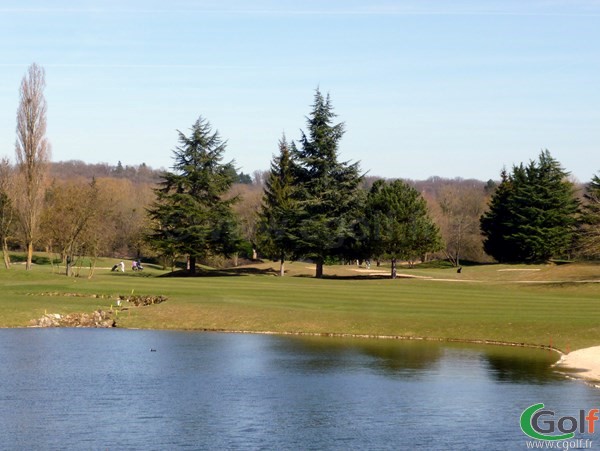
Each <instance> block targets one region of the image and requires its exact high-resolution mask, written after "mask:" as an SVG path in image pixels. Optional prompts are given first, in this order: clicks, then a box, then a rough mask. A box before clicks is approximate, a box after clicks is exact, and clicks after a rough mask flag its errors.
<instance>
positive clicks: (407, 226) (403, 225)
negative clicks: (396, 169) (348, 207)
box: [365, 180, 441, 278]
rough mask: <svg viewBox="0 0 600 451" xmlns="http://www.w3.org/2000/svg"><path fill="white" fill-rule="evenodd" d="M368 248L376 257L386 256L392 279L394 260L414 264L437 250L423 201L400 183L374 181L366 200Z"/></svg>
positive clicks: (434, 228) (436, 231)
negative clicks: (389, 264)
mask: <svg viewBox="0 0 600 451" xmlns="http://www.w3.org/2000/svg"><path fill="white" fill-rule="evenodd" d="M365 216H366V219H367V222H368V224H369V229H370V233H369V243H370V249H371V252H372V253H373V255H374V256H376V257H389V258H390V259H391V261H392V270H391V271H392V272H391V276H392V278H396V260H397V259H403V260H408V261H415V260H417V259H419V258H421V257H422V256H423V255H425V254H426V253H428V252H435V251H437V250H440V249H441V238H440V232H439V229H438V227H437V226H436V225H435V223H434V222H433V221H432V220H431V218H430V217H429V214H428V211H427V204H426V203H425V199H423V197H422V196H421V195H420V194H419V192H418V191H417V190H416V189H415V188H413V187H411V186H409V185H408V184H406V183H405V182H403V181H402V180H395V181H393V182H391V183H387V182H385V181H384V180H378V181H376V182H375V183H374V184H373V186H372V187H371V191H370V192H369V195H368V198H367V207H366V213H365Z"/></svg>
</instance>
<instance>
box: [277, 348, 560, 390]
mask: <svg viewBox="0 0 600 451" xmlns="http://www.w3.org/2000/svg"><path fill="white" fill-rule="evenodd" d="M281 340H283V341H281ZM281 340H280V341H277V342H276V344H274V345H273V346H274V349H278V350H286V349H287V350H289V349H290V348H293V349H294V350H295V353H294V355H296V354H297V353H298V354H301V355H302V356H303V357H302V358H301V359H298V358H297V357H294V358H291V359H288V358H283V359H281V360H280V361H279V362H278V364H280V365H282V366H283V367H285V368H296V369H299V370H303V371H315V372H327V371H339V370H340V369H344V370H345V371H354V370H365V369H368V370H370V371H374V372H380V373H382V374H385V375H386V376H388V377H402V378H410V377H415V378H418V377H424V376H426V375H431V374H434V373H439V372H440V371H442V370H443V371H444V374H445V375H449V374H451V373H452V368H448V367H447V365H445V364H444V363H443V362H441V360H442V359H444V358H446V360H450V361H456V360H460V361H468V362H470V363H469V364H470V365H471V366H472V368H470V371H473V370H475V369H476V368H477V369H479V368H480V367H481V368H480V369H481V370H482V371H483V372H484V373H486V374H487V375H489V376H491V377H492V378H494V379H495V380H497V381H499V382H517V383H518V382H533V383H538V384H542V383H552V382H556V381H563V380H564V376H563V375H561V374H560V373H558V372H557V371H554V370H553V369H552V365H553V364H554V363H555V362H556V361H557V360H558V358H559V355H558V354H557V353H555V352H551V351H546V350H539V349H532V348H524V347H513V346H500V345H477V344H466V343H465V344H463V343H443V342H436V341H421V340H402V341H401V340H382V339H379V340H378V339H358V338H357V339H348V338H343V339H342V338H330V337H327V338H324V337H293V338H287V339H281ZM453 368H454V369H456V370H458V373H459V374H460V373H461V372H462V371H461V368H460V366H459V367H455V366H453Z"/></svg>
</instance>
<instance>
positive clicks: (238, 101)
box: [0, 0, 600, 181]
mask: <svg viewBox="0 0 600 451" xmlns="http://www.w3.org/2000/svg"><path fill="white" fill-rule="evenodd" d="M32 62H37V63H38V64H40V65H42V66H43V67H44V68H45V70H46V82H47V88H46V99H47V101H48V138H49V139H50V141H51V143H52V149H53V157H52V159H53V160H55V161H59V160H69V159H80V160H84V161H86V162H107V163H110V164H116V163H117V162H118V161H122V162H123V164H139V163H142V162H145V163H147V164H149V165H151V166H153V167H165V168H167V167H169V166H170V165H171V161H172V160H171V156H172V153H171V151H172V149H173V148H174V146H175V145H176V144H177V133H176V130H177V129H179V130H182V131H184V132H187V130H188V129H189V127H190V126H191V125H192V123H193V122H194V121H195V120H196V119H197V118H198V116H199V115H202V116H204V117H206V118H207V119H208V120H209V121H210V122H211V124H212V125H213V127H214V128H216V129H218V130H219V132H220V134H221V135H222V137H223V138H224V139H226V140H228V150H227V154H226V158H228V159H235V161H236V163H237V165H238V167H240V168H241V170H243V171H244V172H247V173H248V172H252V171H254V170H257V169H267V168H268V167H269V163H270V160H271V158H272V155H273V154H274V153H276V152H277V142H278V140H279V138H280V137H281V135H282V133H285V134H286V136H287V137H288V139H298V138H299V136H300V129H304V128H305V116H306V115H307V114H308V113H309V111H310V105H311V104H312V101H313V95H314V90H315V89H316V88H317V87H320V89H321V90H322V91H323V92H328V93H329V94H330V95H331V98H332V101H333V105H334V107H335V110H336V112H337V114H338V119H339V120H340V121H343V122H345V123H346V129H347V132H346V134H345V136H344V138H343V140H342V142H341V154H340V157H341V159H343V160H352V161H357V160H358V161H360V162H361V168H362V169H363V170H364V171H369V173H370V174H371V175H380V176H384V177H404V178H414V179H423V178H427V177H429V176H433V175H438V176H443V177H463V178H471V177H473V178H478V179H482V180H487V179H490V178H498V174H499V171H500V170H501V169H502V167H503V166H507V167H510V166H511V165H512V164H514V163H519V162H521V161H528V160H530V159H535V158H536V157H537V155H538V154H539V152H540V150H542V149H546V148H547V149H549V150H550V152H551V153H552V154H553V155H554V156H555V157H556V158H557V159H558V160H559V161H561V163H562V164H563V166H565V168H566V169H567V170H569V171H571V172H572V174H573V175H574V176H575V177H576V178H577V179H579V180H580V181H587V180H589V179H590V177H591V176H592V175H593V174H595V173H597V172H598V171H600V159H599V158H598V155H599V153H600V152H599V150H600V1H598V0H580V1H578V0H499V1H493V0H479V1H475V0H473V1H452V2H450V1H435V0H429V1H416V0H415V1H402V0H397V1H381V0H370V1H368V2H367V1H355V0H339V1H338V0H330V1H327V0H323V1H314V0H303V1H289V0H288V1H285V0H284V1H281V0H280V1H275V0H263V1H254V2H248V1H231V0H222V1H191V0H174V1H166V0H165V1H157V0H119V1H113V0H106V1H91V0H87V1H86V0H82V1H66V0H45V1H33V0H18V1H16V0H14V1H13V0H0V156H3V155H7V156H10V157H11V158H12V157H13V155H14V141H15V114H16V109H17V106H18V87H19V83H20V80H21V78H22V77H23V75H24V74H25V72H26V70H27V67H28V66H29V65H30V64H31V63H32Z"/></svg>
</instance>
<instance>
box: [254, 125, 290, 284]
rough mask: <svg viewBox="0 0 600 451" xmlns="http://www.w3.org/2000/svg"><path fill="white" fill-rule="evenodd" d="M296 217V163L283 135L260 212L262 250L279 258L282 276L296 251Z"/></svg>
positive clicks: (272, 164)
mask: <svg viewBox="0 0 600 451" xmlns="http://www.w3.org/2000/svg"><path fill="white" fill-rule="evenodd" d="M296 216H297V211H296V202H295V199H294V177H293V162H292V160H291V154H290V146H289V145H288V143H287V141H286V139H285V136H284V137H282V139H281V140H280V141H279V155H278V156H275V157H274V158H273V161H272V162H271V170H270V172H269V178H268V179H267V181H266V184H265V188H264V194H263V201H262V207H261V210H260V212H259V237H260V244H261V251H262V252H264V253H266V254H267V255H269V256H271V257H275V258H278V259H279V262H280V266H279V275H280V276H283V275H284V273H285V268H284V264H285V259H286V257H287V256H289V255H291V254H292V253H293V250H294V236H293V231H294V227H293V221H294V219H295V218H296Z"/></svg>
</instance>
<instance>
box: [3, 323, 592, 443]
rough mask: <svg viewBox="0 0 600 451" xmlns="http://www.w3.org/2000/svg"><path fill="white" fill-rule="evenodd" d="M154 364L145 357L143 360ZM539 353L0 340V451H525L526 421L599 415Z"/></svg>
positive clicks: (211, 341)
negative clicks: (555, 413)
mask: <svg viewBox="0 0 600 451" xmlns="http://www.w3.org/2000/svg"><path fill="white" fill-rule="evenodd" d="M151 348H152V349H156V350H157V351H156V352H150V351H149V350H150V349H151ZM554 358H555V357H554V356H552V355H548V354H547V353H546V352H544V351H536V350H528V349H513V348H501V347H491V346H472V345H459V344H442V343H434V342H417V341H413V342H410V341H408V342H403V341H392V340H362V339H356V340H348V339H335V338H318V337H304V338H296V337H278V336H261V335H241V334H215V333H212V334H211V333H192V332H165V331H162V332H161V331H127V330H81V329H78V330H75V329H71V330H65V329H61V330H0V362H2V365H0V431H2V434H0V448H1V449H65V448H78V449H79V448H83V449H179V448H185V447H187V448H191V449H340V450H342V449H343V450H345V449H348V448H352V449H398V448H404V449H432V448H433V449H441V448H449V449H483V448H486V449H519V448H522V445H523V437H522V433H521V431H520V429H519V426H518V418H519V415H520V413H521V412H522V410H523V409H524V408H525V407H527V406H529V405H531V404H533V403H535V402H547V403H548V405H549V406H552V407H553V408H554V407H555V406H556V407H557V408H560V409H561V411H569V409H570V410H573V409H579V408H586V407H596V406H598V405H600V390H593V389H592V388H590V387H588V386H586V385H584V384H581V383H577V382H572V381H567V380H566V379H563V378H561V376H560V375H557V374H556V373H554V372H553V371H552V369H551V368H550V365H551V364H552V362H553V359H554Z"/></svg>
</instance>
